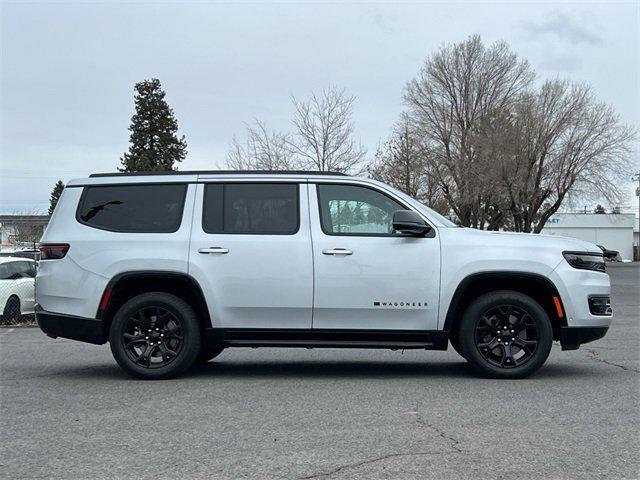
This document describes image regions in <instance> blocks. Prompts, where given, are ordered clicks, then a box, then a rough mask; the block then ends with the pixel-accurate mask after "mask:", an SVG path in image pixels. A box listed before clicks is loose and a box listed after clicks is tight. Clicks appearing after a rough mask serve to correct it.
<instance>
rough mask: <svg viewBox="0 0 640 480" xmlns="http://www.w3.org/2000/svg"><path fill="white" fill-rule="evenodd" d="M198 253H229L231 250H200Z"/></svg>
mask: <svg viewBox="0 0 640 480" xmlns="http://www.w3.org/2000/svg"><path fill="white" fill-rule="evenodd" d="M198 253H229V249H228V248H223V247H208V248H199V249H198Z"/></svg>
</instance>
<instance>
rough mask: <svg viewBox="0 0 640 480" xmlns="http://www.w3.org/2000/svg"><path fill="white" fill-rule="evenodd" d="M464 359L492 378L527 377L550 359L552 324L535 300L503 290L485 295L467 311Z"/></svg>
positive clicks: (462, 326) (461, 332) (463, 329)
mask: <svg viewBox="0 0 640 480" xmlns="http://www.w3.org/2000/svg"><path fill="white" fill-rule="evenodd" d="M459 336H460V347H461V350H462V354H463V356H464V357H465V358H466V359H467V361H468V362H469V363H470V364H471V365H472V366H473V368H474V369H475V370H476V371H478V372H479V373H480V374H482V375H483V376H485V377H488V378H525V377H527V376H529V375H531V374H532V373H534V372H535V371H537V370H538V369H539V368H540V367H541V366H542V364H543V363H544V362H545V361H546V360H547V357H548V356H549V353H550V352H551V344H552V343H553V330H552V328H551V322H550V321H549V317H548V316H547V314H546V312H545V311H544V309H543V308H542V307H541V306H540V305H539V304H538V303H537V302H536V301H535V300H533V299H532V298H531V297H529V296H527V295H524V294H522V293H519V292H513V291H509V290H502V291H496V292H491V293H487V294H484V295H482V296H480V297H479V298H478V299H476V300H475V301H474V302H473V303H472V304H471V305H470V306H469V307H468V308H467V310H466V311H465V312H464V315H463V317H462V322H461V324H460V330H459Z"/></svg>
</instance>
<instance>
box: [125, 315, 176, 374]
mask: <svg viewBox="0 0 640 480" xmlns="http://www.w3.org/2000/svg"><path fill="white" fill-rule="evenodd" d="M181 325H182V322H181V320H180V318H179V316H177V315H176V314H175V313H173V312H171V311H170V310H168V309H166V308H162V307H160V306H148V307H142V308H141V309H140V310H138V311H136V312H135V313H133V314H132V315H131V316H130V317H129V319H128V320H127V325H126V328H125V331H124V333H123V334H122V337H123V338H122V340H123V342H124V349H125V351H126V352H127V355H128V356H129V358H131V360H133V361H134V362H135V363H136V364H138V365H141V366H143V367H147V368H162V367H165V366H167V365H169V364H170V363H171V362H173V361H174V360H175V359H176V358H177V357H178V355H179V353H180V350H182V345H183V336H182V326H181Z"/></svg>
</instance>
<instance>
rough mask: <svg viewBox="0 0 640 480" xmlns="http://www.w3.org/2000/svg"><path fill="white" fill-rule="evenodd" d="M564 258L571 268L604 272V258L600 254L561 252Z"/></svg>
mask: <svg viewBox="0 0 640 480" xmlns="http://www.w3.org/2000/svg"><path fill="white" fill-rule="evenodd" d="M562 255H564V258H565V260H566V261H567V262H569V265H571V266H572V267H573V268H580V269H582V270H595V271H596V272H604V257H603V256H602V254H601V253H600V254H598V253H590V252H562Z"/></svg>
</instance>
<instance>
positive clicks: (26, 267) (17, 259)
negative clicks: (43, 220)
mask: <svg viewBox="0 0 640 480" xmlns="http://www.w3.org/2000/svg"><path fill="white" fill-rule="evenodd" d="M35 246H37V245H35ZM38 258H39V252H38V251H37V250H36V249H35V248H30V249H27V250H18V251H12V252H10V253H1V252H0V324H2V325H19V324H25V323H32V322H34V321H35V318H34V317H35V316H34V313H33V309H34V305H35V276H36V271H37V268H38Z"/></svg>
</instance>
